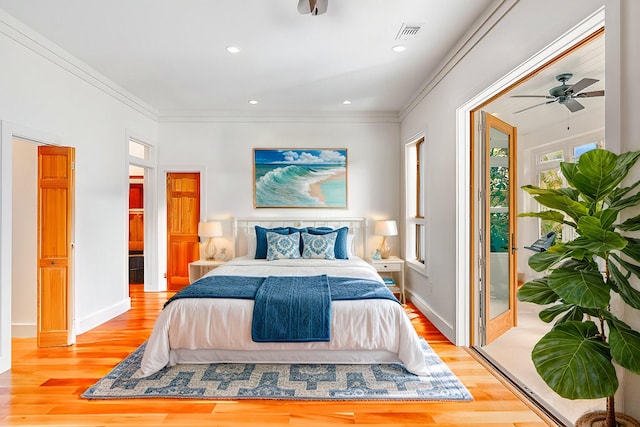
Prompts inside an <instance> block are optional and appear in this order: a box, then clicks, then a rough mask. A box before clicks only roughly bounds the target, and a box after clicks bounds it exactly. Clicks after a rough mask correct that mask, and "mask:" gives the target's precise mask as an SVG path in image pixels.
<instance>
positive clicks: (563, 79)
mask: <svg viewBox="0 0 640 427" xmlns="http://www.w3.org/2000/svg"><path fill="white" fill-rule="evenodd" d="M571 77H573V74H571V73H562V74H558V75H557V76H556V80H558V81H559V82H560V83H561V84H560V86H556V87H552V88H551V89H549V95H512V96H511V98H545V99H548V100H549V101H545V102H542V103H540V104H536V105H532V106H530V107H527V108H523V109H522V110H518V111H514V112H513V114H518V113H522V112H523V111H527V110H530V109H532V108H535V107H539V106H541V105H546V104H552V103H554V102H558V103H559V104H562V105H564V106H565V107H567V108H568V109H569V111H571V112H572V113H575V112H576V111H580V110H582V109H584V105H582V104H580V103H579V102H578V101H576V98H591V97H594V96H604V90H594V91H592V92H580V91H581V90H582V89H585V88H587V87H589V86H591V85H592V84H594V83H596V82H597V81H598V80H597V79H588V78H585V79H582V80H580V81H579V82H578V83H576V84H567V80H569V79H570V78H571Z"/></svg>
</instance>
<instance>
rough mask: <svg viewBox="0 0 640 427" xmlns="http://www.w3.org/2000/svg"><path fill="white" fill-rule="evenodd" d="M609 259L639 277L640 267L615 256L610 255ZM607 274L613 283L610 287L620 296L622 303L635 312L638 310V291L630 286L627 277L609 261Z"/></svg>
mask: <svg viewBox="0 0 640 427" xmlns="http://www.w3.org/2000/svg"><path fill="white" fill-rule="evenodd" d="M611 257H612V258H613V259H615V260H616V261H617V262H619V263H620V265H621V266H622V267H624V268H625V269H626V270H627V271H629V272H630V273H633V274H634V275H635V276H636V277H640V266H637V265H634V264H631V263H628V262H626V261H624V260H623V259H621V258H620V257H618V256H616V255H611ZM609 273H610V275H611V277H610V280H611V282H613V283H612V287H613V288H614V290H615V291H616V292H617V293H618V294H620V297H621V298H622V299H623V301H624V302H626V303H627V304H629V305H630V306H631V307H633V308H635V309H636V310H640V291H638V290H636V289H635V288H634V287H633V286H631V283H629V280H628V278H627V276H626V275H624V274H622V272H621V271H620V270H619V269H618V266H617V265H616V264H615V263H614V262H613V261H609Z"/></svg>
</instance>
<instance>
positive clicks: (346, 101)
mask: <svg viewBox="0 0 640 427" xmlns="http://www.w3.org/2000/svg"><path fill="white" fill-rule="evenodd" d="M342 103H343V104H344V105H349V104H351V101H349V100H348V99H345V100H344V101H342Z"/></svg>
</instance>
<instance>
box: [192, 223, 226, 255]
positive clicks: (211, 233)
mask: <svg viewBox="0 0 640 427" xmlns="http://www.w3.org/2000/svg"><path fill="white" fill-rule="evenodd" d="M198 236H200V237H202V238H205V237H206V238H207V245H206V246H205V248H204V256H205V258H206V259H207V260H208V261H213V260H214V259H215V258H216V252H217V249H216V245H215V243H214V241H213V238H214V237H222V225H221V224H220V223H219V222H218V221H210V222H200V223H198Z"/></svg>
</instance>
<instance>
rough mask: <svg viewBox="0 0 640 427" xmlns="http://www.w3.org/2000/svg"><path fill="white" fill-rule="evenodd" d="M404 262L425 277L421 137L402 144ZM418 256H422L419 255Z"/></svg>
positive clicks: (422, 151) (424, 201)
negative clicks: (403, 160)
mask: <svg viewBox="0 0 640 427" xmlns="http://www.w3.org/2000/svg"><path fill="white" fill-rule="evenodd" d="M404 150H405V189H406V195H405V236H406V239H405V261H406V263H407V265H408V266H409V267H410V268H412V269H414V270H416V271H418V272H419V273H421V274H423V275H425V276H427V275H428V274H427V271H428V261H429V250H428V242H427V236H428V235H429V230H428V221H427V215H426V208H427V203H426V200H425V195H426V192H425V188H426V171H425V151H426V140H425V138H424V136H422V137H418V138H414V139H412V140H411V141H410V142H408V143H406V144H405V147H404ZM420 255H422V256H420Z"/></svg>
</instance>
